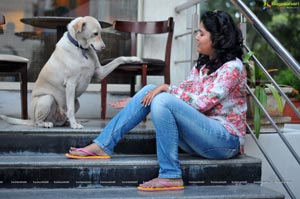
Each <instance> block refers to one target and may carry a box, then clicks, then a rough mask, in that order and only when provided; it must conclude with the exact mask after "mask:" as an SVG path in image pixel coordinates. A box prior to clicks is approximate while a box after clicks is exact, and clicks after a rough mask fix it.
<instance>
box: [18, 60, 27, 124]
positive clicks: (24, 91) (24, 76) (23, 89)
mask: <svg viewBox="0 0 300 199" xmlns="http://www.w3.org/2000/svg"><path fill="white" fill-rule="evenodd" d="M20 76H21V83H20V84H21V89H20V90H21V110H22V118H23V119H28V111H27V92H28V91H27V64H25V66H24V67H22V69H21V70H20Z"/></svg>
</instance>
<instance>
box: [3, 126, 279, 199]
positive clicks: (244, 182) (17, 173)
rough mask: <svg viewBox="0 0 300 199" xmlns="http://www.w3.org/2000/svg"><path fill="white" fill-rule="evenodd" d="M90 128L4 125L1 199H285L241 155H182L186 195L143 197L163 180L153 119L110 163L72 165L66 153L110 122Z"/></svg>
mask: <svg viewBox="0 0 300 199" xmlns="http://www.w3.org/2000/svg"><path fill="white" fill-rule="evenodd" d="M81 123H82V124H83V125H84V126H85V128H84V129H80V130H74V129H71V128H69V127H61V128H60V127H59V128H52V129H43V128H33V127H27V126H16V125H9V124H7V123H5V122H3V121H0V140H1V144H0V198H3V199H4V198H5V199H8V198H14V199H18V198H22V199H26V198H30V199H35V198H39V199H40V198H42V199H48V198H62V199H65V198H66V199H67V198H68V199H69V198H70V199H71V198H72V199H76V198H78V199H81V198H82V199H83V198H107V199H111V198H125V199H127V198H143V197H150V198H183V199H192V198H193V199H196V198H199V199H200V198H214V199H217V198H226V199H231V198H232V199H233V198H235V199H237V198H240V199H242V198H243V199H254V198H261V199H262V198H264V199H265V198H269V199H281V198H284V196H283V195H282V194H281V193H277V192H275V191H272V190H270V189H267V188H264V187H262V186H260V184H259V182H260V180H261V160H259V159H257V158H254V157H249V156H247V155H240V156H238V157H237V158H234V159H231V160H207V159H202V158H199V157H196V156H190V155H188V154H185V153H183V152H181V153H180V161H181V167H182V170H183V180H184V183H185V190H184V191H166V192H159V193H158V192H155V193H150V192H146V193H145V192H139V191H137V189H136V186H137V185H138V184H139V183H142V182H143V181H147V180H150V179H152V178H155V177H157V174H158V169H159V167H158V164H157V160H156V155H155V134H154V133H155V132H154V129H153V126H152V124H151V121H150V120H147V122H143V123H141V124H140V125H139V126H137V127H136V128H135V129H133V130H132V131H131V132H130V133H128V134H127V135H126V136H125V137H124V138H123V139H122V140H121V142H120V143H119V144H118V145H117V146H116V148H115V154H114V155H113V156H112V158H111V159H110V160H72V159H67V158H65V156H64V153H65V152H67V151H68V149H69V147H70V146H75V147H82V146H85V145H87V144H88V143H90V141H91V140H92V139H93V138H95V137H96V136H97V135H98V133H99V132H100V131H101V129H102V128H103V127H104V126H105V124H106V123H107V121H100V120H81Z"/></svg>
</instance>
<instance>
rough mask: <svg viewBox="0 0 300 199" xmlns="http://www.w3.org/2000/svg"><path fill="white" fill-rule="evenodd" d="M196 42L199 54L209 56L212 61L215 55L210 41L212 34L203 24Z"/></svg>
mask: <svg viewBox="0 0 300 199" xmlns="http://www.w3.org/2000/svg"><path fill="white" fill-rule="evenodd" d="M196 41H197V51H198V53H200V54H203V55H208V56H209V58H210V59H211V58H212V57H213V54H214V49H213V47H212V41H211V39H210V32H208V31H207V30H205V28H204V26H203V23H202V22H201V23H200V26H199V31H198V33H197V35H196Z"/></svg>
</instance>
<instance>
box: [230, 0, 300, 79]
mask: <svg viewBox="0 0 300 199" xmlns="http://www.w3.org/2000/svg"><path fill="white" fill-rule="evenodd" d="M231 2H232V3H233V5H234V6H235V7H236V8H237V9H238V10H239V11H240V12H241V13H242V14H243V15H244V16H245V17H246V18H247V20H248V21H249V22H250V23H251V25H252V26H253V27H254V28H255V29H256V30H257V31H258V32H259V33H260V35H261V36H263V37H264V38H265V40H266V41H267V43H268V44H269V45H270V46H271V47H272V48H273V50H274V51H275V52H276V53H277V55H278V57H279V58H280V59H281V60H282V61H283V62H284V63H285V64H286V65H288V66H289V67H290V68H291V69H292V71H293V72H294V74H295V75H296V76H297V77H298V78H300V65H299V63H298V62H297V61H296V60H295V59H294V58H293V57H292V56H291V54H290V53H289V52H288V51H287V50H286V49H285V48H284V47H283V46H282V45H281V43H280V42H279V41H278V40H277V39H276V38H275V37H274V36H273V35H272V34H271V33H270V32H269V31H268V30H267V29H266V27H265V26H264V25H263V24H262V23H261V21H260V20H259V19H258V18H257V17H256V15H255V14H254V13H253V12H252V11H251V10H250V9H249V8H248V7H247V6H246V5H245V3H244V2H243V1H241V0H231Z"/></svg>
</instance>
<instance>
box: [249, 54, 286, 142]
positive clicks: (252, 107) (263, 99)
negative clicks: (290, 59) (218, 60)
mask: <svg viewBox="0 0 300 199" xmlns="http://www.w3.org/2000/svg"><path fill="white" fill-rule="evenodd" d="M253 54H254V53H253V52H252V51H250V52H248V53H247V54H246V55H245V56H244V59H243V63H244V64H245V66H246V69H247V81H248V82H247V83H248V85H249V87H250V88H251V90H252V91H253V93H254V94H255V96H256V97H257V99H258V100H259V101H260V103H261V104H262V105H263V107H264V108H266V109H267V104H268V97H267V94H268V93H270V94H271V97H272V98H273V101H274V102H275V104H276V108H275V109H276V110H277V111H278V114H282V113H283V107H284V106H283V101H282V98H281V96H280V94H279V93H278V91H277V90H276V88H275V87H274V86H273V84H271V83H270V81H269V80H268V78H267V77H266V75H265V74H264V72H263V71H262V70H260V69H259V67H258V66H256V65H255V63H254V61H253V59H252V56H253ZM273 71H277V70H276V69H273V70H268V72H273ZM269 101H270V100H269ZM271 107H273V109H274V105H272V106H271ZM268 112H269V111H268ZM247 116H248V117H250V118H251V119H253V126H254V131H255V134H256V137H257V138H258V137H259V134H260V129H261V124H262V118H264V113H263V111H262V110H261V109H260V108H259V106H258V104H257V103H256V102H255V101H254V100H252V97H250V98H248V114H247Z"/></svg>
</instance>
